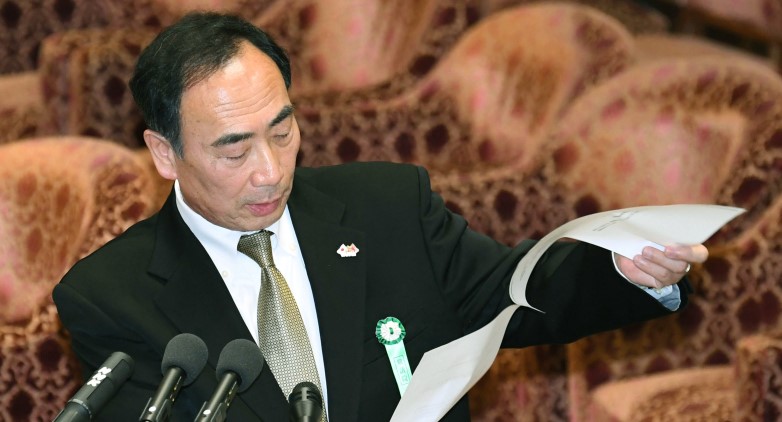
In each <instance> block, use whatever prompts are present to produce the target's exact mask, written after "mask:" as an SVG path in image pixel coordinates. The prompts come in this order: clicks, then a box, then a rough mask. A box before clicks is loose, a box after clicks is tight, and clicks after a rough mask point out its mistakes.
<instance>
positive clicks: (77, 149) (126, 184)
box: [0, 137, 154, 421]
mask: <svg viewBox="0 0 782 422" xmlns="http://www.w3.org/2000/svg"><path fill="white" fill-rule="evenodd" d="M0 173H2V177H0V237H2V239H3V242H0V420H8V421H12V420H13V421H17V420H51V419H53V418H54V416H55V415H56V414H57V412H58V411H59V409H60V408H61V407H62V406H63V405H64V403H65V400H67V398H68V397H70V396H71V395H72V394H73V392H74V391H75V389H77V388H78V386H80V385H81V376H80V375H81V374H80V373H79V371H78V365H77V363H76V360H75V357H74V356H73V355H72V353H71V351H70V347H69V345H68V341H67V337H66V335H65V333H64V332H63V331H62V329H61V327H60V324H59V321H58V319H57V312H56V309H55V307H54V304H53V303H52V301H51V296H50V294H51V289H52V287H53V286H54V284H55V283H57V282H58V281H59V279H60V278H61V277H62V275H63V274H64V273H65V271H66V270H67V269H68V268H70V266H71V265H72V264H73V263H74V262H76V260H78V259H79V258H81V257H83V256H85V255H87V254H89V253H91V252H92V251H94V250H95V249H97V248H98V247H99V246H101V245H103V244H104V243H105V242H106V241H108V240H110V239H112V238H114V237H115V236H116V235H118V234H119V233H121V232H122V231H124V230H125V229H126V228H127V227H128V226H129V225H130V224H132V223H134V222H136V221H138V220H139V219H141V218H143V217H146V216H148V215H150V214H151V212H152V211H154V209H153V207H152V206H153V199H152V198H151V197H150V195H149V193H148V192H150V191H151V190H152V189H151V188H152V186H151V184H152V183H153V182H152V180H151V175H150V173H149V168H148V167H146V166H145V165H144V164H143V163H141V162H140V161H139V159H138V158H137V156H136V155H135V154H134V153H133V152H131V151H130V150H127V149H125V148H123V147H121V146H119V145H116V144H114V143H111V142H106V141H104V140H97V139H89V138H76V137H65V138H37V139H31V140H25V141H17V142H12V143H8V144H5V145H3V146H0Z"/></svg>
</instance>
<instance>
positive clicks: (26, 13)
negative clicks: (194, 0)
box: [0, 0, 172, 74]
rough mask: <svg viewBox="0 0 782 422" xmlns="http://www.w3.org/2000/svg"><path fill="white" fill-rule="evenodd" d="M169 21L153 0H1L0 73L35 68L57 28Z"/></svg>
mask: <svg viewBox="0 0 782 422" xmlns="http://www.w3.org/2000/svg"><path fill="white" fill-rule="evenodd" d="M171 21H172V17H171V16H170V14H169V13H167V11H166V10H165V9H164V8H162V7H161V5H160V3H159V2H158V1H156V0H133V1H127V0H102V1H92V0H0V74H2V73H13V72H23V71H29V70H34V69H36V67H37V64H38V50H39V47H40V43H41V42H42V41H43V39H44V38H46V37H47V36H49V35H51V34H54V33H57V32H62V31H67V30H70V29H80V28H98V27H109V26H123V27H133V28H140V27H149V28H161V27H162V26H163V25H166V24H168V23H170V22H171Z"/></svg>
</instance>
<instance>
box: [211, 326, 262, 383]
mask: <svg viewBox="0 0 782 422" xmlns="http://www.w3.org/2000/svg"><path fill="white" fill-rule="evenodd" d="M264 362H265V360H264V358H263V354H262V353H261V349H260V348H258V345H257V344H255V343H253V342H252V341H250V340H247V339H241V338H238V339H236V340H231V341H230V342H228V344H226V345H225V347H223V351H222V352H220V357H219V358H218V359H217V369H216V373H217V378H218V379H220V378H222V377H223V375H224V374H225V373H226V372H229V371H230V372H233V373H235V374H236V375H237V376H238V377H239V381H238V387H237V389H238V391H239V392H240V393H241V392H243V391H244V390H246V389H248V388H249V387H250V385H252V383H253V382H254V381H255V379H256V378H258V375H260V374H261V370H262V369H263V364H264Z"/></svg>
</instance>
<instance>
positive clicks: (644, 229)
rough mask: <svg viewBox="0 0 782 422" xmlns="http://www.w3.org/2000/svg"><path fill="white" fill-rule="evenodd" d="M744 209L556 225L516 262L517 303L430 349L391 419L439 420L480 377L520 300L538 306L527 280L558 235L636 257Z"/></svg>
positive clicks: (682, 209) (690, 209) (688, 208)
mask: <svg viewBox="0 0 782 422" xmlns="http://www.w3.org/2000/svg"><path fill="white" fill-rule="evenodd" d="M743 212H744V210H743V209H741V208H734V207H724V206H718V205H665V206H648V207H635V208H625V209H621V210H614V211H606V212H602V213H597V214H592V215H588V216H585V217H581V218H578V219H576V220H573V221H570V222H568V223H565V224H563V225H562V226H560V227H558V228H556V229H555V230H553V231H552V232H551V233H549V234H548V235H546V236H545V237H544V238H543V239H541V240H540V241H538V242H537V243H536V244H535V246H533V247H532V248H531V249H530V250H529V251H528V252H527V254H526V255H525V256H524V258H522V260H521V261H520V262H519V264H518V265H517V266H516V271H514V273H513V276H512V277H511V284H510V296H511V299H513V301H514V303H515V305H512V306H509V307H508V308H506V309H505V310H504V311H502V312H501V313H500V314H499V315H498V316H497V317H496V318H495V319H494V320H493V321H492V322H490V323H489V324H487V325H486V326H484V327H483V328H481V329H480V330H478V331H476V332H474V333H471V334H469V335H467V336H464V337H462V338H459V339H457V340H454V341H452V342H450V343H448V344H444V345H442V346H440V347H438V348H435V349H432V350H430V351H428V352H426V353H425V354H424V356H423V358H422V359H421V362H420V363H419V364H418V367H417V368H416V369H415V372H414V373H413V378H412V380H411V381H410V385H409V386H408V387H407V391H406V392H405V394H404V396H402V399H401V400H400V402H399V404H398V405H397V407H396V410H395V411H394V415H393V416H392V417H391V421H392V422H407V421H437V420H439V419H440V418H442V417H443V415H445V414H446V413H447V412H448V410H450V409H451V407H453V405H454V404H456V402H457V401H459V399H460V398H461V397H462V396H463V395H464V394H466V393H467V391H469V389H470V388H472V386H473V385H475V383H476V382H478V380H479V379H480V378H481V377H482V376H483V375H484V374H485V373H486V371H488V370H489V368H490V367H491V364H492V362H493V361H494V358H495V357H496V356H497V352H498V351H499V347H500V343H501V342H502V338H503V336H504V334H505V329H506V328H507V326H508V322H509V321H510V318H511V316H512V315H513V312H514V311H515V310H516V309H517V308H518V307H519V306H526V307H529V308H532V309H535V308H533V307H532V306H530V304H529V302H527V298H526V294H525V292H526V289H527V281H528V280H529V276H530V274H532V270H533V268H534V267H535V264H536V263H537V262H538V259H540V257H541V256H542V255H543V253H544V252H545V251H546V249H548V248H549V246H551V245H552V244H553V243H554V242H556V241H557V240H559V239H561V238H564V237H567V238H572V239H577V240H581V241H584V242H588V243H592V244H594V245H597V246H601V247H603V248H606V249H609V250H611V251H614V252H616V253H618V254H621V255H624V256H626V257H628V258H632V257H633V256H635V255H637V254H639V253H640V252H641V250H642V249H643V248H644V247H645V246H654V247H657V248H660V249H662V248H663V247H664V246H665V245H669V244H675V243H681V244H698V243H703V242H705V241H706V239H708V238H709V237H710V236H711V235H713V234H714V233H715V232H716V231H717V230H719V228H720V227H722V226H723V225H725V224H726V223H727V222H728V221H730V220H732V219H733V218H735V217H736V216H738V215H739V214H741V213H743Z"/></svg>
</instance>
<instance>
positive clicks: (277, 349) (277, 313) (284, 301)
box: [237, 230, 326, 421]
mask: <svg viewBox="0 0 782 422" xmlns="http://www.w3.org/2000/svg"><path fill="white" fill-rule="evenodd" d="M272 234H273V233H272V232H270V231H267V230H261V231H259V232H257V233H253V234H250V235H245V236H242V237H241V238H240V239H239V245H238V246H237V249H238V250H239V252H241V253H243V254H245V255H247V256H249V257H250V258H252V260H253V261H255V262H257V263H258V265H260V266H261V291H260V294H259V295H258V339H259V343H260V344H259V345H260V348H261V352H262V353H263V355H264V357H265V358H266V361H267V362H268V364H269V368H270V369H271V371H272V373H273V374H274V377H275V378H276V379H277V383H278V384H279V385H280V388H281V389H282V392H283V394H285V397H288V396H289V395H290V393H291V391H293V387H295V386H296V384H298V383H300V382H302V381H309V382H312V383H314V384H315V385H317V386H318V388H319V389H320V388H321V386H320V377H319V376H318V368H317V367H316V366H315V358H314V357H313V354H312V347H311V346H310V341H309V338H308V337H307V330H306V329H305V328H304V321H302V319H301V313H299V307H298V306H297V305H296V300H295V299H294V298H293V294H291V291H290V289H289V288H288V283H287V282H286V281H285V278H284V277H283V276H282V273H280V270H278V269H277V267H276V266H274V260H273V258H272V245H271V235H272ZM321 391H323V390H322V389H321ZM321 420H322V421H325V420H326V419H325V411H324V412H323V413H322V414H321Z"/></svg>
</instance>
